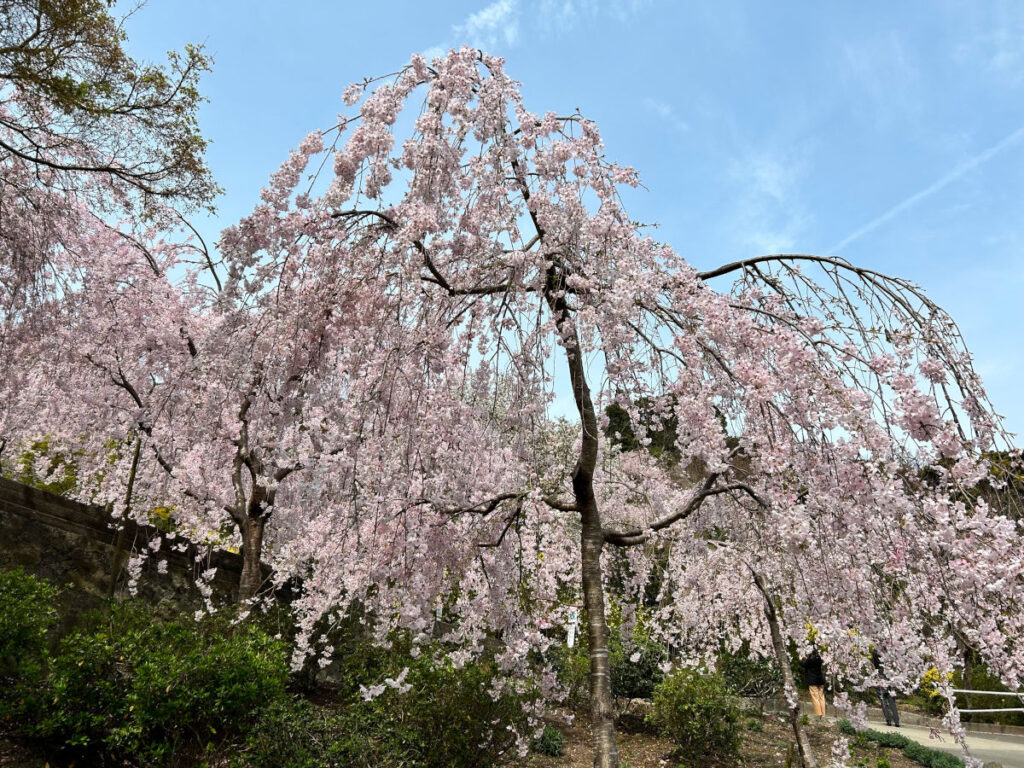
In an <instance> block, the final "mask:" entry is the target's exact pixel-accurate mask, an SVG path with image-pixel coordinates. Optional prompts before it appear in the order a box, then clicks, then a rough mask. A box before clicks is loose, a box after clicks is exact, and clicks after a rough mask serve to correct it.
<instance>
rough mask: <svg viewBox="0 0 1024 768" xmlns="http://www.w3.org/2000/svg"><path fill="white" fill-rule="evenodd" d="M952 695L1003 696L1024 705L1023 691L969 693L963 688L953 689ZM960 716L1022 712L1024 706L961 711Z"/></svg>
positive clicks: (969, 691)
mask: <svg viewBox="0 0 1024 768" xmlns="http://www.w3.org/2000/svg"><path fill="white" fill-rule="evenodd" d="M953 693H970V694H973V695H978V696H1005V697H1009V698H1015V699H1017V701H1019V702H1020V703H1021V704H1022V705H1024V691H1021V692H1018V693H1013V692H1007V691H971V690H967V689H965V688H954V689H953ZM960 712H961V713H962V714H982V713H989V712H1024V706H1020V707H1003V708H1001V709H961V710H960Z"/></svg>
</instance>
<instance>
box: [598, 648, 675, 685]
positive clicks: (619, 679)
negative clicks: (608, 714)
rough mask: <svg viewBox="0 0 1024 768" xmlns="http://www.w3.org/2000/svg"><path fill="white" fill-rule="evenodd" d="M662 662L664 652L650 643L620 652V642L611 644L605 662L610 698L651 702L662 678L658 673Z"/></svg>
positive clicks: (660, 672)
mask: <svg viewBox="0 0 1024 768" xmlns="http://www.w3.org/2000/svg"><path fill="white" fill-rule="evenodd" d="M634 658H635V660H634ZM664 660H665V651H664V649H663V648H661V647H660V646H658V645H655V644H654V643H651V642H644V643H642V644H638V645H636V646H634V647H633V648H629V647H625V648H624V647H623V645H622V643H621V641H617V640H613V641H612V643H611V653H610V655H609V660H608V661H609V667H610V668H611V681H612V695H613V696H615V697H616V698H621V699H649V698H651V696H653V695H654V689H655V687H656V686H657V685H658V683H660V682H661V680H662V678H663V677H664V674H663V673H662V671H661V664H662V662H663V661H664Z"/></svg>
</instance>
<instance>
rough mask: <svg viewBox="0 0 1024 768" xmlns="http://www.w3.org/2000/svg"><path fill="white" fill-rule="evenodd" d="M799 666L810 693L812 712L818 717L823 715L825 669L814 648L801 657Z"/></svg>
mask: <svg viewBox="0 0 1024 768" xmlns="http://www.w3.org/2000/svg"><path fill="white" fill-rule="evenodd" d="M800 666H801V667H802V668H803V671H804V683H805V684H806V685H807V690H808V691H810V693H811V704H812V705H813V706H814V714H815V715H817V716H818V717H824V716H825V670H824V665H823V664H822V661H821V656H820V655H819V654H818V649H817V648H815V649H814V650H813V651H812V652H811V655H810V656H808V657H806V658H804V659H801V661H800Z"/></svg>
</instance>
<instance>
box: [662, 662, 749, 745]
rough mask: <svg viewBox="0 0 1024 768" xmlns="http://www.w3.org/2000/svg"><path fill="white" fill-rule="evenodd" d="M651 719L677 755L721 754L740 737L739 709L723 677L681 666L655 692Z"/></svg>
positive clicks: (735, 743)
mask: <svg viewBox="0 0 1024 768" xmlns="http://www.w3.org/2000/svg"><path fill="white" fill-rule="evenodd" d="M651 720H652V722H653V723H654V725H655V726H656V727H657V728H658V730H659V731H660V732H661V733H662V735H664V736H665V738H667V739H669V740H670V741H671V742H672V743H673V744H674V745H675V747H676V750H677V751H678V753H679V755H680V757H682V758H684V759H695V758H700V757H703V756H711V755H713V756H718V757H724V756H729V755H731V754H734V753H735V751H736V749H737V748H738V746H739V740H740V710H739V705H738V703H737V701H736V699H735V698H734V697H733V695H732V694H731V693H730V692H729V690H728V689H727V688H726V685H725V681H724V680H723V679H722V676H721V675H719V674H717V673H714V672H708V671H706V670H700V669H695V668H691V667H683V668H680V669H677V670H675V672H673V673H672V674H670V675H668V676H667V677H666V678H665V679H664V680H663V681H662V682H661V684H660V685H658V687H657V688H656V689H655V691H654V709H653V711H652V713H651Z"/></svg>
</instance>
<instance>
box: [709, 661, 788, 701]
mask: <svg viewBox="0 0 1024 768" xmlns="http://www.w3.org/2000/svg"><path fill="white" fill-rule="evenodd" d="M718 669H719V671H720V672H721V673H722V678H723V679H724V680H725V685H726V687H727V688H728V689H729V690H730V691H731V692H732V693H734V694H736V695H737V696H750V697H755V698H759V699H766V698H770V697H772V696H776V695H778V694H779V693H781V692H782V670H781V669H779V665H778V664H777V663H776V662H775V661H774V660H772V659H765V658H751V657H749V656H746V655H743V654H729V653H725V654H722V655H721V657H720V658H719V665H718Z"/></svg>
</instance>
